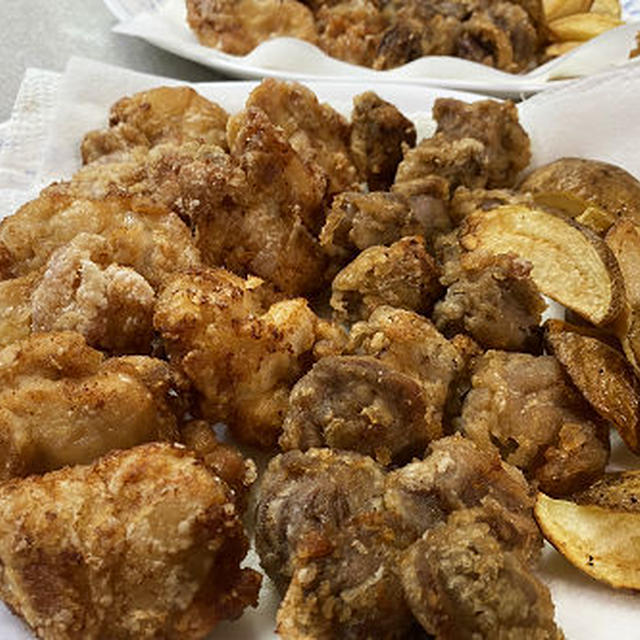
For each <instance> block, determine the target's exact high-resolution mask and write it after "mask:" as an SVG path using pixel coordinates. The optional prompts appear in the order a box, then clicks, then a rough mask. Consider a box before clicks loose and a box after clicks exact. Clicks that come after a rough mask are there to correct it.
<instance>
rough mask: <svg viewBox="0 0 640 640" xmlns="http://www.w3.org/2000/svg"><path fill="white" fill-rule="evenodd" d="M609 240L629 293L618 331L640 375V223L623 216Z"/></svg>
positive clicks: (607, 240) (610, 233)
mask: <svg viewBox="0 0 640 640" xmlns="http://www.w3.org/2000/svg"><path fill="white" fill-rule="evenodd" d="M605 242H606V243H607V245H608V246H609V248H610V249H611V251H612V252H613V254H614V256H615V257H616V260H617V261H618V265H619V267H620V272H621V274H622V280H623V282H624V288H625V294H626V296H625V297H626V305H625V310H624V313H623V314H622V315H621V316H620V318H619V320H618V322H616V326H615V333H616V335H617V336H618V338H619V339H620V342H621V344H622V348H623V349H624V353H625V355H626V356H627V358H628V360H629V362H630V363H631V364H632V365H633V368H634V369H635V370H636V373H638V374H640V226H638V225H637V224H636V223H635V222H633V220H631V219H629V218H620V220H618V221H617V222H616V223H615V224H614V225H613V226H612V227H611V229H609V232H608V233H607V235H606V237H605Z"/></svg>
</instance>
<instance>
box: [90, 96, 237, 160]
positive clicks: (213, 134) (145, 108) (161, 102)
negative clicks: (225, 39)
mask: <svg viewBox="0 0 640 640" xmlns="http://www.w3.org/2000/svg"><path fill="white" fill-rule="evenodd" d="M228 117H229V116H228V114H227V112H226V111H225V110H224V109H222V107H220V106H219V105H217V104H216V103H214V102H210V101H209V100H207V99H206V98H204V97H203V96H201V95H200V94H199V93H198V92H197V91H195V90H193V89H191V88H190V87H157V88H155V89H150V90H149V91H141V92H139V93H136V94H134V95H132V96H131V97H127V98H122V99H120V100H118V102H116V103H115V104H114V105H113V106H112V107H111V111H110V113H109V128H108V129H105V130H98V131H91V132H89V133H88V134H87V135H86V136H85V137H84V139H83V141H82V145H81V152H82V161H83V162H84V163H85V164H87V163H90V162H94V161H96V160H99V161H100V162H101V163H102V162H105V160H109V158H108V156H110V155H111V154H114V153H115V154H116V155H120V154H121V153H123V152H126V151H128V150H130V149H133V148H136V147H142V148H143V149H149V148H151V147H154V146H156V145H157V144H161V143H166V142H172V143H175V144H181V143H183V142H187V141H189V140H197V141H198V142H200V143H203V144H213V145H218V146H220V147H223V148H226V144H227V139H226V125H227V119H228ZM105 156H107V158H105Z"/></svg>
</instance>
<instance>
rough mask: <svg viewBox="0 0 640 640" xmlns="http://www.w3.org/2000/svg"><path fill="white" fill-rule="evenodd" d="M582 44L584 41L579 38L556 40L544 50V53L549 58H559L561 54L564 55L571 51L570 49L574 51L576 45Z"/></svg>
mask: <svg viewBox="0 0 640 640" xmlns="http://www.w3.org/2000/svg"><path fill="white" fill-rule="evenodd" d="M581 44H584V42H580V41H579V40H568V41H567V42H554V43H553V44H550V45H549V46H548V47H547V48H546V49H545V50H544V53H545V56H546V57H547V58H557V57H559V56H563V55H564V54H565V53H569V51H573V50H574V49H575V48H576V47H579V46H580V45H581Z"/></svg>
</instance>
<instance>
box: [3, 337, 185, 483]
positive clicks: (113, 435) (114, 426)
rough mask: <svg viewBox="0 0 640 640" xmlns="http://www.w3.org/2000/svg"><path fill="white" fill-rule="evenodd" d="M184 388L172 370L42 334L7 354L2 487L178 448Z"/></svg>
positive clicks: (152, 361) (158, 363) (14, 346)
mask: <svg viewBox="0 0 640 640" xmlns="http://www.w3.org/2000/svg"><path fill="white" fill-rule="evenodd" d="M181 386H182V383H181V382H180V380H179V379H178V378H176V376H175V374H174V373H173V372H172V370H171V368H170V367H169V365H168V364H167V363H166V362H163V361H162V360H157V359H154V358H148V357H144V356H132V357H125V358H113V359H110V360H105V359H104V356H103V355H102V354H101V353H100V352H99V351H96V350H94V349H91V348H90V347H88V346H87V345H86V343H85V341H84V339H83V338H82V336H81V335H80V334H78V333H73V332H61V333H39V334H33V335H31V336H29V337H28V338H26V339H24V340H21V341H19V342H15V343H13V344H12V345H10V346H8V347H6V348H5V349H3V350H2V351H0V444H1V446H0V480H4V479H7V478H10V477H12V476H25V475H28V474H31V473H42V472H45V471H50V470H52V469H57V468H59V467H62V466H64V465H69V464H84V463H88V462H92V461H93V460H95V459H96V458H98V457H99V456H101V455H103V454H104V453H106V452H108V451H111V450H112V449H124V448H127V447H132V446H134V445H137V444H140V443H142V442H149V441H152V440H168V441H176V440H178V439H179V433H178V430H177V427H178V423H179V419H180V417H181V416H180V414H181V413H182V410H183V408H182V407H181V406H180V402H179V401H177V400H174V398H173V396H174V394H176V391H177V389H178V388H180V387H181Z"/></svg>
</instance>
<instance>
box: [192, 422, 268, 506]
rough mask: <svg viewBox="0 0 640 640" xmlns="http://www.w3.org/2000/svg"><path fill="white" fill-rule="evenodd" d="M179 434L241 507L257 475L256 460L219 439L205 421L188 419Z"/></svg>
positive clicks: (245, 502) (245, 501)
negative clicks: (246, 456)
mask: <svg viewBox="0 0 640 640" xmlns="http://www.w3.org/2000/svg"><path fill="white" fill-rule="evenodd" d="M180 436H181V440H182V442H183V443H184V444H185V445H186V446H187V447H188V448H189V449H191V451H194V452H195V453H197V454H198V456H199V457H200V458H201V459H202V460H204V462H205V464H206V465H207V466H208V467H209V468H211V469H213V471H214V472H215V473H216V475H218V476H220V477H221V478H222V479H223V480H224V481H225V482H226V483H227V484H228V485H229V488H230V489H231V490H232V491H233V493H234V500H235V503H236V505H238V507H239V508H240V509H244V507H246V504H247V499H248V492H249V489H250V488H251V486H252V485H253V483H254V482H255V481H256V480H257V478H258V472H257V469H256V464H255V462H254V461H253V460H251V459H250V458H244V457H243V455H242V454H241V453H240V451H239V450H238V449H236V447H234V446H232V445H230V444H225V443H222V442H220V440H218V438H217V437H216V434H215V432H214V431H213V429H212V428H211V425H210V424H209V423H208V422H206V421H204V420H190V421H189V422H188V423H187V424H185V425H184V426H183V427H181V429H180Z"/></svg>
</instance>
